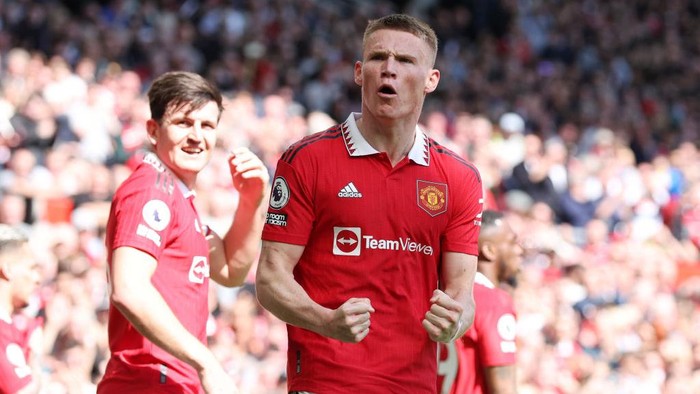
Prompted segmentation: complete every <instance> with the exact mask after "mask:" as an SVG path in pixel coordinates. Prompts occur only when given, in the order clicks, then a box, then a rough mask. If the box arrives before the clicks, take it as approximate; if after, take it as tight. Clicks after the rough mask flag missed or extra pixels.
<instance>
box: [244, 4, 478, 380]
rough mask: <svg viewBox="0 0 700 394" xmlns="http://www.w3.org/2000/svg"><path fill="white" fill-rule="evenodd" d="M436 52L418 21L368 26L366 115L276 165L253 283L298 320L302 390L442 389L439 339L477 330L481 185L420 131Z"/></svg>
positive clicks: (291, 352) (296, 364)
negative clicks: (439, 385) (438, 373)
mask: <svg viewBox="0 0 700 394" xmlns="http://www.w3.org/2000/svg"><path fill="white" fill-rule="evenodd" d="M436 52H437V38H436V36H435V33H434V32H433V30H432V29H431V28H430V27H429V26H427V25H426V24H425V23H423V22H421V21H419V20H417V19H415V18H413V17H411V16H408V15H402V14H399V15H389V16H386V17H383V18H380V19H377V20H372V21H370V22H369V24H368V26H367V28H366V30H365V33H364V39H363V51H362V61H358V62H356V63H355V68H354V79H355V82H356V83H357V85H359V86H360V87H361V91H362V113H352V114H350V116H349V117H348V118H347V120H346V121H345V122H343V123H342V124H339V125H336V126H334V127H331V128H329V129H327V130H325V131H323V132H320V133H317V134H314V135H313V136H308V137H306V138H304V139H302V140H301V141H299V142H297V143H295V144H293V145H292V146H291V147H290V148H289V149H288V150H287V151H286V152H285V153H284V154H283V155H282V157H281V158H280V160H279V162H278V164H277V172H276V174H275V178H274V182H273V191H272V195H271V198H270V207H269V209H268V214H267V223H266V225H265V228H264V230H263V248H262V254H261V258H260V262H259V266H258V272H257V281H256V282H257V295H258V299H259V301H260V302H261V304H262V305H263V306H264V307H265V308H267V309H268V310H269V311H271V312H272V313H273V314H275V315H276V316H278V317H279V318H281V319H282V320H284V321H285V322H287V323H288V325H287V328H288V340H289V348H288V362H287V376H288V389H289V390H290V391H292V392H313V393H434V392H435V376H436V368H437V360H436V357H435V354H436V352H437V343H436V342H449V341H451V340H453V339H454V338H457V337H459V336H460V335H462V333H463V332H464V331H465V330H466V329H467V328H468V327H469V326H470V325H471V323H472V319H473V314H474V303H473V298H472V283H473V279H474V274H475V272H476V262H477V257H476V256H477V252H478V250H477V246H478V245H477V243H478V233H479V217H480V214H481V209H482V207H481V205H482V201H481V200H482V185H481V179H480V176H479V173H478V171H477V170H476V169H475V168H474V166H472V165H471V164H469V163H467V162H465V161H464V160H463V159H461V158H459V157H458V156H457V155H455V154H454V153H453V152H451V151H449V150H448V149H446V148H444V147H443V146H440V145H439V144H438V143H436V142H435V141H434V140H432V139H431V138H429V137H428V136H427V135H426V132H425V131H424V130H422V129H421V128H420V127H418V119H419V116H420V114H421V110H422V106H423V102H424V99H425V97H426V95H427V94H428V93H430V92H432V91H434V90H435V88H436V87H437V84H438V81H439V79H440V72H439V71H438V70H437V69H434V68H433V67H434V64H435V56H436Z"/></svg>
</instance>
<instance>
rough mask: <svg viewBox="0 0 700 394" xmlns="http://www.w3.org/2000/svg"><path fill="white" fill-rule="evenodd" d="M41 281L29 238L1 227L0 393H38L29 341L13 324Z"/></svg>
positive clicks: (3, 225) (15, 230)
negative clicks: (18, 312) (16, 314)
mask: <svg viewBox="0 0 700 394" xmlns="http://www.w3.org/2000/svg"><path fill="white" fill-rule="evenodd" d="M40 278H41V275H40V273H39V265H38V263H37V262H36V260H35V259H34V257H33V256H32V253H31V250H30V249H29V243H28V241H27V237H26V236H25V235H24V234H23V233H22V232H20V231H18V230H17V229H16V228H14V227H11V226H8V225H6V224H0V394H9V393H13V394H14V393H20V394H27V393H36V392H37V390H38V381H37V380H36V379H34V378H33V376H32V368H31V367H30V366H29V364H28V363H27V358H28V356H29V353H30V350H29V343H28V340H27V338H26V337H25V335H23V334H22V333H21V332H20V331H19V330H18V329H17V328H16V327H15V326H14V325H13V324H12V315H13V314H14V313H15V312H17V311H18V310H20V309H22V308H24V307H25V306H27V304H28V302H29V298H30V296H31V295H32V294H33V293H34V291H35V290H36V289H37V287H38V286H39V280H40Z"/></svg>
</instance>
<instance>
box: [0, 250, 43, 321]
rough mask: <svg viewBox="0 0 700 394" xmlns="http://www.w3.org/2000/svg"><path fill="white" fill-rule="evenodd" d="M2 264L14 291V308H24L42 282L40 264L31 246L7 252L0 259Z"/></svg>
mask: <svg viewBox="0 0 700 394" xmlns="http://www.w3.org/2000/svg"><path fill="white" fill-rule="evenodd" d="M0 264H2V272H3V276H4V277H5V279H8V280H9V282H10V286H11V289H12V291H11V294H12V307H13V308H15V309H21V308H24V307H25V306H27V304H28V303H29V299H30V297H31V296H32V294H33V293H34V292H35V291H36V289H37V288H38V287H39V282H40V280H41V272H40V269H39V264H38V263H37V261H36V259H34V256H33V255H32V251H31V249H30V248H29V244H26V243H25V244H24V245H22V246H20V247H18V248H13V249H12V250H8V251H7V252H5V253H4V254H3V256H2V257H0Z"/></svg>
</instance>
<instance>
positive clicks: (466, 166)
mask: <svg viewBox="0 0 700 394" xmlns="http://www.w3.org/2000/svg"><path fill="white" fill-rule="evenodd" d="M428 148H429V150H430V157H431V160H435V161H437V162H438V163H440V165H441V166H444V167H446V168H449V169H451V170H452V171H454V172H457V173H467V174H468V176H471V177H473V178H474V179H475V180H476V181H477V182H479V183H481V174H479V170H478V169H477V168H476V166H475V165H474V164H472V163H471V162H469V161H467V160H465V159H464V158H463V157H461V156H460V155H458V154H457V153H455V152H454V151H452V150H451V149H449V148H447V147H446V146H444V145H441V144H440V143H438V142H437V141H435V140H434V139H432V138H430V137H428Z"/></svg>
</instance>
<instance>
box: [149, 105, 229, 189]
mask: <svg viewBox="0 0 700 394" xmlns="http://www.w3.org/2000/svg"><path fill="white" fill-rule="evenodd" d="M218 122H219V107H218V106H217V104H216V103H215V102H213V101H210V102H208V103H207V104H205V105H204V106H202V107H201V108H196V109H192V108H191V107H190V106H189V105H185V106H180V107H179V108H178V107H173V106H171V107H169V108H168V109H167V111H166V112H165V115H164V116H163V118H162V120H161V121H160V122H157V121H155V120H153V119H149V120H148V122H147V123H146V127H147V129H148V136H149V139H150V140H151V143H152V144H153V147H154V151H155V153H156V155H157V156H158V158H160V160H161V161H162V162H163V163H164V164H165V165H166V166H168V168H170V170H171V171H172V172H173V173H175V175H177V177H178V178H180V180H182V181H183V182H184V183H185V184H186V185H187V186H188V187H189V188H193V187H194V184H195V181H196V179H197V174H198V173H199V172H200V171H201V170H202V169H203V168H204V167H205V166H206V165H207V163H208V162H209V159H210V157H211V151H212V149H213V148H214V146H215V145H216V128H217V125H218Z"/></svg>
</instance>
